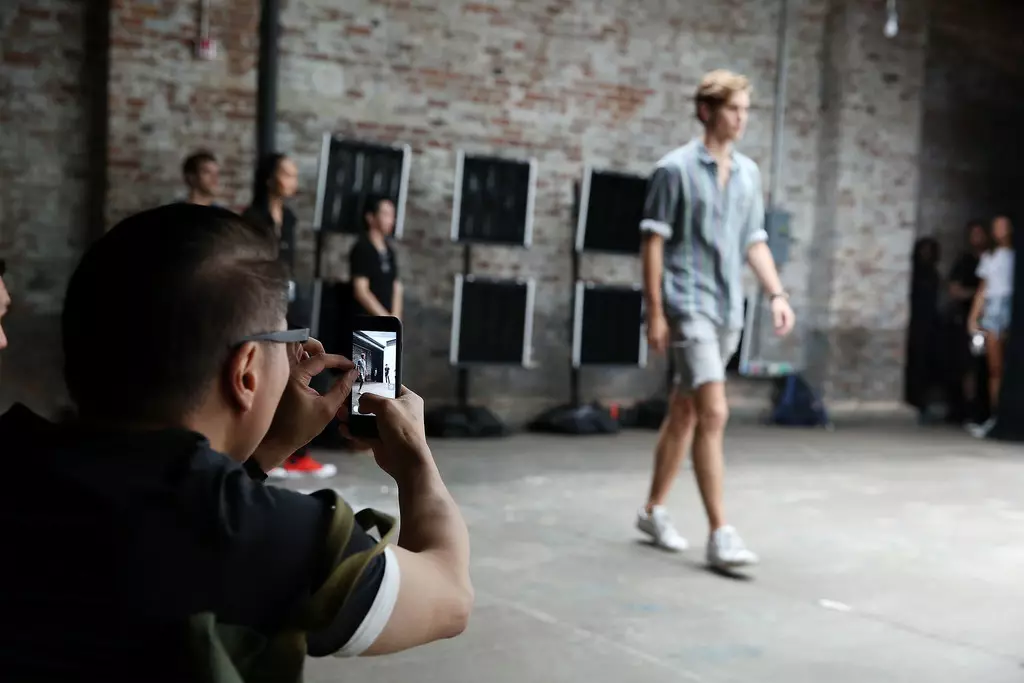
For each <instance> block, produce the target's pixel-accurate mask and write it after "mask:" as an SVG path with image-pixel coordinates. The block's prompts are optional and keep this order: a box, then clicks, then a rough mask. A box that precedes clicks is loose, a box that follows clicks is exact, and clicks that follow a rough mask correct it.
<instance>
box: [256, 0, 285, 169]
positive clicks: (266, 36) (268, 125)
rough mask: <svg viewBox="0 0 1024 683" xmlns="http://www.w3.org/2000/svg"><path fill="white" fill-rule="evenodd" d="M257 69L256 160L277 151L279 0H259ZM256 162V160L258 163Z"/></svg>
mask: <svg viewBox="0 0 1024 683" xmlns="http://www.w3.org/2000/svg"><path fill="white" fill-rule="evenodd" d="M261 8H262V9H261V12H260V53H259V71H258V73H257V77H256V79H257V80H256V159H257V160H259V159H262V158H263V157H264V156H265V155H267V154H272V153H274V152H275V151H277V149H276V147H277V144H276V133H277V71H278V38H279V36H280V33H281V30H280V22H281V3H280V0H262V2H261ZM257 163H258V162H257Z"/></svg>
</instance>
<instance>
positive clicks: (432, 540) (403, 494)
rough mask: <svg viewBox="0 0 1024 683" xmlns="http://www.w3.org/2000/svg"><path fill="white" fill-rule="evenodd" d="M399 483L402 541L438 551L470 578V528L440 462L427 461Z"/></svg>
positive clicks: (404, 544)
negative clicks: (450, 491) (440, 467)
mask: <svg viewBox="0 0 1024 683" xmlns="http://www.w3.org/2000/svg"><path fill="white" fill-rule="evenodd" d="M397 483H398V505H399V509H400V514H401V529H400V533H399V538H398V545H399V546H401V547H402V548H405V549H406V550H408V551H410V552H415V553H430V554H432V555H435V556H436V557H437V558H438V559H439V560H440V561H441V562H442V563H443V564H444V566H445V567H447V568H449V569H451V570H452V571H454V572H456V573H457V574H458V578H459V579H460V580H465V581H469V530H468V529H467V528H466V522H465V521H464V520H463V519H462V513H461V512H459V508H458V506H457V505H456V504H455V500H454V499H453V498H452V496H451V494H450V493H449V492H448V489H447V488H446V487H445V485H444V482H443V481H442V480H441V475H440V473H439V472H438V471H437V466H436V465H434V463H433V461H430V462H429V463H425V464H424V465H422V467H420V468H419V469H418V470H416V472H415V473H412V474H409V475H408V476H406V477H403V480H402V481H399V482H397Z"/></svg>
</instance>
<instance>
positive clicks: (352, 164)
mask: <svg viewBox="0 0 1024 683" xmlns="http://www.w3.org/2000/svg"><path fill="white" fill-rule="evenodd" d="M404 163H405V152H404V150H403V149H401V148H396V147H390V146H387V145H380V144H376V143H371V142H361V141H358V140H342V139H338V138H335V139H333V140H331V146H330V151H329V153H328V163H327V182H326V185H325V186H324V203H323V216H321V219H320V228H321V230H326V231H328V232H342V233H349V234H359V233H361V232H363V230H364V224H363V213H364V211H363V209H364V206H365V203H366V198H367V197H369V196H370V195H380V196H384V197H388V198H389V199H391V201H393V202H394V203H395V206H396V207H398V205H399V201H400V199H401V194H402V177H403V173H402V169H403V165H404ZM395 230H396V232H400V226H398V225H396V226H395Z"/></svg>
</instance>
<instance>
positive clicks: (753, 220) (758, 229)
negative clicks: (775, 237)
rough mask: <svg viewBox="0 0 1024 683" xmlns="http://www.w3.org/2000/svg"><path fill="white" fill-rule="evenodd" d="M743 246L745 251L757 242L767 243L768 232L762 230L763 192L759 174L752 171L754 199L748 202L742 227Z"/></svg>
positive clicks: (755, 170) (756, 171)
mask: <svg viewBox="0 0 1024 683" xmlns="http://www.w3.org/2000/svg"><path fill="white" fill-rule="evenodd" d="M743 232H744V236H743V237H744V239H743V244H744V245H745V247H746V248H747V249H749V248H750V247H752V246H754V245H755V244H757V243H759V242H767V241H768V231H767V230H765V229H764V192H763V190H762V187H761V172H760V171H758V170H757V169H756V167H755V169H754V198H753V200H752V201H751V202H750V215H749V216H747V224H746V226H744V230H743Z"/></svg>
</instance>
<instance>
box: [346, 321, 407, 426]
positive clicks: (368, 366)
mask: <svg viewBox="0 0 1024 683" xmlns="http://www.w3.org/2000/svg"><path fill="white" fill-rule="evenodd" d="M400 355H401V354H400V353H399V349H398V333H397V332H384V331H381V330H356V332H355V333H353V334H352V362H353V363H355V364H356V373H357V375H356V383H355V384H354V385H353V386H352V414H353V415H373V413H370V412H365V413H364V412H362V411H361V410H359V398H360V397H361V396H362V395H363V394H367V393H370V394H378V395H380V396H386V397H388V398H395V396H397V394H398V362H399V357H400Z"/></svg>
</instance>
